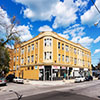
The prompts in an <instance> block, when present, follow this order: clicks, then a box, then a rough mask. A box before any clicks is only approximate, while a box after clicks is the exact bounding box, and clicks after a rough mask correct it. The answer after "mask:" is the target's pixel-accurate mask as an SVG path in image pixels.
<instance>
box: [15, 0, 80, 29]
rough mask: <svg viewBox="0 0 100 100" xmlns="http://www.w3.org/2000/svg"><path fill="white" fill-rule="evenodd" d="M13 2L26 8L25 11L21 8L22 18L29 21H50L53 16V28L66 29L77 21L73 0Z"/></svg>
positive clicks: (23, 0)
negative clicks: (62, 0)
mask: <svg viewBox="0 0 100 100" xmlns="http://www.w3.org/2000/svg"><path fill="white" fill-rule="evenodd" d="M15 2H17V3H21V4H23V5H25V6H26V9H23V8H22V10H23V13H24V17H27V18H29V19H31V21H36V20H42V21H44V20H48V21H51V19H52V17H53V16H55V20H54V23H53V28H58V27H62V26H64V27H66V26H68V25H70V24H72V23H75V21H76V19H77V14H76V12H77V11H78V6H76V4H75V3H74V2H73V0H64V2H61V1H60V0H49V1H48V0H15ZM21 13H22V11H21Z"/></svg>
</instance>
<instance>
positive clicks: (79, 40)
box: [71, 36, 93, 48]
mask: <svg viewBox="0 0 100 100" xmlns="http://www.w3.org/2000/svg"><path fill="white" fill-rule="evenodd" d="M71 41H73V42H75V43H80V44H81V45H82V46H84V47H86V48H89V47H90V46H91V43H92V42H93V39H92V38H90V37H83V38H82V37H80V36H77V37H73V38H72V40H71Z"/></svg>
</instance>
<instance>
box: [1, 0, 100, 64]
mask: <svg viewBox="0 0 100 100" xmlns="http://www.w3.org/2000/svg"><path fill="white" fill-rule="evenodd" d="M94 2H95V4H96V5H97V7H98V8H99V9H100V0H94ZM0 6H1V8H0V13H1V14H2V13H3V12H4V13H5V18H4V19H3V20H4V21H5V22H6V23H7V24H9V23H10V22H9V20H10V18H12V17H13V16H16V20H17V21H18V22H20V24H19V25H17V26H16V29H18V30H20V29H21V30H23V33H21V40H22V41H25V40H28V39H31V38H32V37H35V36H36V35H38V34H39V33H40V32H41V31H55V32H57V33H58V34H59V35H61V36H63V37H65V38H66V39H68V40H71V41H73V42H76V43H80V44H81V45H82V46H84V47H86V48H88V49H90V50H91V57H92V64H94V65H97V63H98V62H99V58H100V23H99V24H98V25H97V26H94V24H95V23H96V22H98V21H99V20H100V14H99V13H98V11H97V10H96V8H95V7H94V6H93V4H92V2H91V0H0ZM0 20H2V19H0ZM0 34H1V33H0ZM1 36H2V34H1V35H0V37H1Z"/></svg>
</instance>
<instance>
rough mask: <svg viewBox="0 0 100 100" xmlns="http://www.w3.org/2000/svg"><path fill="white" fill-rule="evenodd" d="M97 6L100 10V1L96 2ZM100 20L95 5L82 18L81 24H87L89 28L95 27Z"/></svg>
mask: <svg viewBox="0 0 100 100" xmlns="http://www.w3.org/2000/svg"><path fill="white" fill-rule="evenodd" d="M95 4H96V6H97V7H98V9H100V0H96V2H95ZM99 20H100V14H99V13H98V11H97V9H96V8H95V6H94V5H93V6H92V7H91V8H90V9H89V10H88V11H86V12H85V13H84V14H83V15H82V16H81V23H82V24H87V25H89V26H91V25H94V23H95V22H98V21H99Z"/></svg>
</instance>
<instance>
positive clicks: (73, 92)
mask: <svg viewBox="0 0 100 100" xmlns="http://www.w3.org/2000/svg"><path fill="white" fill-rule="evenodd" d="M2 88H4V90H3V91H0V100H17V99H14V98H16V97H17V96H16V95H15V93H11V92H9V90H10V89H12V90H14V91H17V92H18V93H19V94H22V95H23V98H22V100H42V99H43V100H76V99H77V100H97V99H99V100H100V80H94V81H89V82H82V83H69V84H65V85H62V86H41V87H40V86H37V85H25V84H14V83H10V84H8V86H6V87H2Z"/></svg>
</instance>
